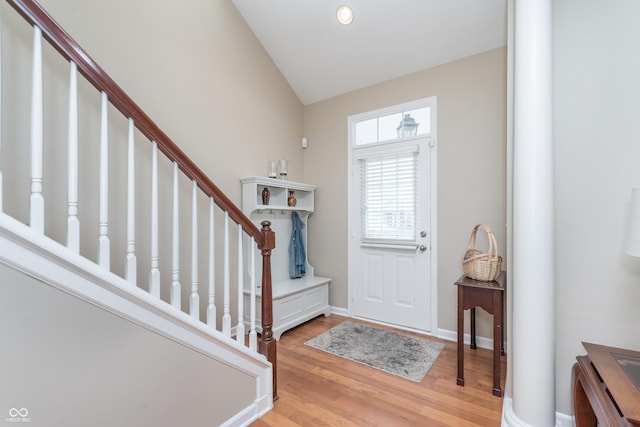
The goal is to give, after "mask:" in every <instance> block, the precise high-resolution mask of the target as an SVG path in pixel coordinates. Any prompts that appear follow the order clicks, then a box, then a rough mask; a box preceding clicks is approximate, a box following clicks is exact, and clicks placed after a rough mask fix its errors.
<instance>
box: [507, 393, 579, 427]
mask: <svg viewBox="0 0 640 427" xmlns="http://www.w3.org/2000/svg"><path fill="white" fill-rule="evenodd" d="M501 425H502V427H533V426H531V425H530V424H527V423H526V422H524V421H522V420H521V419H520V418H518V416H517V415H516V414H515V413H514V412H513V400H512V399H511V398H510V397H508V396H505V398H504V403H503V404H502V423H501ZM575 425H576V422H575V418H574V417H572V416H571V415H567V414H563V413H561V412H556V424H555V427H575Z"/></svg>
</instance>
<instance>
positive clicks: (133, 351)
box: [0, 213, 273, 426]
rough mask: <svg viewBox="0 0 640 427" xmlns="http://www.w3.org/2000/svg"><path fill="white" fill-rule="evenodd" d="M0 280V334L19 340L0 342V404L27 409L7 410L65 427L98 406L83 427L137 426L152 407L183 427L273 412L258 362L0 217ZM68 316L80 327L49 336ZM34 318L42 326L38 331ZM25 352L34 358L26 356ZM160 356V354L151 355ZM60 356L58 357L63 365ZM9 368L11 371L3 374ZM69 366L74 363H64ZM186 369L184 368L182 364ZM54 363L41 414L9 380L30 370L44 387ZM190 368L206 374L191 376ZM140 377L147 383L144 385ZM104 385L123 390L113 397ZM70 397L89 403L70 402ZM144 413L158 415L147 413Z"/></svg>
mask: <svg viewBox="0 0 640 427" xmlns="http://www.w3.org/2000/svg"><path fill="white" fill-rule="evenodd" d="M0 273H1V274H2V277H3V280H2V283H1V284H0V300H1V301H0V313H2V321H1V322H0V323H1V324H0V332H2V334H3V336H5V335H4V334H9V335H10V336H11V337H12V339H13V340H14V341H16V340H17V342H13V344H11V345H9V344H8V343H5V346H6V348H5V350H9V347H11V351H10V352H9V351H3V352H2V353H3V354H2V356H0V369H2V370H3V378H7V377H8V376H9V377H10V376H12V375H13V376H16V381H14V382H12V383H11V386H10V387H5V386H3V387H2V388H3V390H4V391H0V403H1V402H2V401H3V400H4V399H5V398H7V397H8V396H6V395H4V393H9V392H11V393H13V397H14V398H16V397H19V396H20V395H21V394H20V393H21V390H22V392H23V394H22V396H23V397H24V399H25V401H20V402H16V401H15V400H12V402H13V403H11V405H21V406H19V407H20V408H22V407H24V408H27V409H29V411H30V416H31V418H32V419H33V421H34V422H36V421H37V422H42V423H45V424H48V423H49V422H53V421H54V418H55V417H61V418H59V421H60V423H62V424H68V425H72V424H74V422H73V421H74V417H76V418H75V420H76V421H78V422H80V420H84V421H88V419H86V418H82V417H83V416H86V414H87V413H88V412H90V411H88V410H85V409H84V406H82V405H85V404H89V402H91V403H90V405H101V406H100V407H99V408H97V409H96V408H94V407H93V406H91V407H92V408H93V409H92V410H93V411H96V410H97V411H99V412H98V413H100V414H101V416H102V417H104V418H103V419H92V420H90V421H91V423H90V424H91V425H115V424H119V425H143V424H145V422H144V421H145V420H146V421H150V420H151V419H152V418H145V416H147V417H157V416H158V413H163V411H162V410H160V411H159V412H158V410H157V408H159V407H160V408H165V409H166V408H174V407H175V408H180V407H182V408H184V409H188V410H184V411H180V410H177V411H174V412H175V414H173V415H171V416H179V417H180V418H179V420H180V422H179V424H181V425H201V424H199V422H197V420H196V419H195V418H194V419H193V420H192V421H193V422H189V417H191V416H193V417H196V416H205V417H206V419H207V422H206V424H207V425H229V426H232V425H233V426H235V425H238V426H240V425H248V424H249V423H250V422H252V421H253V420H255V419H257V418H258V417H259V416H261V415H262V414H264V413H265V412H267V411H268V410H269V409H271V407H272V405H273V396H272V380H271V373H272V366H271V364H270V363H269V362H268V361H267V360H266V358H264V356H262V355H260V354H256V353H254V352H252V351H251V350H250V349H248V348H246V347H244V346H243V345H242V344H241V343H238V342H236V341H235V340H233V339H231V338H229V337H227V336H224V335H223V334H222V333H220V332H218V331H215V330H212V329H210V328H208V327H207V326H206V325H205V324H203V323H201V322H199V321H197V320H194V319H193V318H191V317H190V316H189V315H188V314H186V313H184V312H181V311H179V310H176V309H175V308H174V307H172V306H171V305H170V304H168V303H166V302H163V301H161V300H159V299H157V298H155V297H153V296H152V295H150V294H148V293H147V292H145V291H144V290H142V289H139V288H138V287H136V286H133V285H132V284H131V283H129V282H128V281H126V280H125V279H123V278H120V277H118V276H116V275H115V274H113V273H110V272H108V271H106V270H104V269H103V268H100V267H99V266H98V265H96V264H94V263H93V262H91V261H89V260H87V259H85V258H83V257H82V256H80V255H78V254H76V253H74V252H73V251H70V250H69V249H68V248H65V247H64V246H62V245H60V244H59V243H57V242H55V241H53V240H51V239H49V238H48V237H46V236H44V235H42V234H41V233H38V232H36V231H35V230H33V229H31V228H30V227H28V226H26V225H24V224H22V223H20V222H18V221H16V220H14V219H13V218H11V217H9V216H7V215H5V214H3V213H0ZM34 279H35V280H34ZM36 290H37V292H36ZM60 291H63V292H60ZM23 296H29V297H30V298H31V299H35V301H30V300H25V298H23ZM10 303H11V305H9V304H10ZM87 303H88V304H87ZM74 307H75V309H76V310H79V311H80V312H81V313H82V315H83V317H80V321H78V319H77V318H76V319H75V320H74V321H73V322H69V323H67V327H59V328H58V329H55V325H53V324H55V323H60V322H62V324H64V319H67V320H68V319H69V317H73V316H68V315H66V314H65V312H64V310H69V312H72V311H71V310H72V309H74ZM9 316H11V317H9ZM42 316H44V317H42ZM84 316H87V317H84ZM38 318H43V319H48V321H47V322H40V323H39V322H38V321H37V319H38ZM52 319H53V320H52ZM96 319H103V320H104V321H105V322H109V325H111V326H109V328H108V329H107V330H106V331H105V328H102V327H100V325H101V324H102V323H101V322H102V320H96ZM105 319H106V320H105ZM52 328H53V329H52ZM123 328H124V329H123ZM48 330H56V331H65V332H64V333H62V334H61V336H60V340H58V341H56V339H54V337H53V336H52V335H51V332H49V335H47V331H48ZM124 330H126V331H129V332H126V333H123V332H122V331H124ZM127 337H129V338H130V337H136V339H135V340H127V339H126V338H127ZM149 343H156V344H157V345H156V344H149ZM51 345H53V346H54V349H55V351H53V352H52V351H51V348H49V347H50V346H51ZM29 348H31V349H34V350H35V351H31V352H29V351H27V350H28V349H29ZM97 348H98V349H99V351H98V349H97ZM158 348H162V349H166V350H162V351H154V349H158ZM47 352H49V353H47ZM59 352H63V353H62V354H63V356H62V357H61V356H60V354H59ZM176 354H182V355H186V356H184V357H176V356H175V355H176ZM81 355H85V356H86V358H81ZM87 358H88V359H89V360H86V359H87ZM10 359H13V361H14V362H16V363H18V364H19V366H18V367H15V366H14V367H13V368H10V367H9V365H8V364H7V363H8V362H11V360H10ZM69 360H76V361H79V362H78V363H75V364H70V363H69ZM185 360H189V362H188V363H186V364H185ZM29 361H31V362H32V363H31V365H29V363H28V362H29ZM60 363H62V364H63V365H64V364H65V363H67V368H68V369H70V370H69V371H68V372H66V373H67V374H68V377H66V378H65V380H64V381H61V382H60V383H59V384H58V383H56V384H55V386H57V387H56V388H55V389H53V390H51V389H49V390H47V393H48V400H49V404H48V406H47V407H40V408H37V406H38V405H40V404H41V402H39V401H37V395H39V393H40V391H35V390H36V389H38V386H39V385H38V384H34V383H29V382H25V381H22V380H18V379H17V378H18V377H19V376H20V375H25V374H26V375H29V370H30V369H33V370H34V372H36V371H38V372H44V373H45V374H43V376H44V377H47V378H48V379H49V380H51V378H56V375H58V376H59V375H61V373H60V371H61V369H62V368H64V366H60ZM69 366H71V367H69ZM87 366H89V367H91V369H90V371H89V372H90V373H91V377H90V378H89V379H87V378H86V377H85V378H78V373H79V372H83V371H82V369H85V370H86V369H87ZM114 366H118V367H119V369H114ZM198 366H204V367H205V369H204V370H202V371H200V372H199V373H194V372H193V371H194V370H195V369H196V367H198ZM120 368H121V369H120ZM20 369H22V371H20ZM78 369H79V371H78ZM147 372H150V373H151V375H147V376H145V375H146V374H145V373H147ZM5 374H7V375H5ZM105 375H110V377H108V378H105V377H104V376H105ZM43 376H34V377H33V378H32V380H33V381H35V382H40V381H42V382H45V383H46V381H47V380H48V379H47V378H43ZM94 376H95V378H94ZM110 381H111V382H113V383H114V384H116V387H124V388H126V389H125V390H114V389H113V387H112V386H110V385H109V383H110ZM74 384H75V385H78V384H80V385H84V386H86V385H87V384H89V385H90V389H84V390H82V389H80V390H78V388H79V386H78V387H76V388H74ZM5 385H6V383H5ZM44 385H46V386H48V385H51V384H44ZM210 390H215V392H213V393H211V392H210ZM145 392H148V394H144V393H145ZM24 393H27V394H24ZM29 393H30V394H29ZM212 394H219V395H221V396H223V397H222V399H223V400H224V396H225V395H233V396H242V397H239V398H237V399H236V400H235V401H234V402H233V403H232V404H226V403H225V402H221V404H219V403H218V402H217V400H216V397H215V396H213V395H212ZM28 396H32V397H31V398H30V397H28ZM72 396H76V397H77V398H82V396H84V398H85V399H87V400H86V401H81V402H74V401H72V399H70V397H72ZM123 396H126V399H124V398H123ZM29 399H32V400H31V401H29ZM52 402H53V403H52ZM30 405H31V406H30ZM55 405H63V406H64V405H67V407H66V408H65V407H58V408H54V406H55ZM88 407H89V406H87V408H88ZM145 408H146V409H145ZM151 408H156V411H155V413H154V414H152V413H151V412H152V411H151ZM36 409H37V410H36ZM147 409H148V410H147ZM47 410H49V411H51V412H49V413H47ZM165 412H166V411H165ZM74 413H75V414H74ZM95 413H96V412H94V414H95ZM178 413H179V415H177V414H178ZM203 414H204V415H203ZM48 416H50V417H51V418H49V419H47V417H48ZM165 416H166V415H165ZM36 417H37V419H36ZM136 417H138V418H136ZM154 419H155V418H154ZM166 421H167V419H165V420H164V422H166ZM194 422H195V424H194ZM114 423H115V424H114ZM54 424H55V423H54ZM147 425H151V424H148V423H147ZM175 425H178V424H175Z"/></svg>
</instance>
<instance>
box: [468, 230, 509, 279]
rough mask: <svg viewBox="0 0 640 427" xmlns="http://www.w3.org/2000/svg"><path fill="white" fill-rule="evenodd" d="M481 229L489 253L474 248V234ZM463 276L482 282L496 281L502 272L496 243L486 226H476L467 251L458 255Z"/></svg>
mask: <svg viewBox="0 0 640 427" xmlns="http://www.w3.org/2000/svg"><path fill="white" fill-rule="evenodd" d="M480 227H482V228H483V229H484V231H486V233H487V239H488V240H489V251H488V252H483V251H481V250H479V249H477V248H476V233H477V232H478V228H480ZM460 262H462V269H463V270H464V274H465V275H466V276H468V277H470V278H472V279H475V280H481V281H483V282H486V281H492V280H496V278H497V277H498V276H499V275H500V271H501V270H502V257H501V256H500V255H498V243H497V242H496V238H495V236H494V235H493V230H492V229H491V227H489V225H487V224H477V225H476V226H475V227H473V230H472V231H471V236H469V243H467V249H465V250H464V251H463V252H462V255H460Z"/></svg>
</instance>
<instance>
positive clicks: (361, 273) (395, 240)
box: [349, 106, 435, 332]
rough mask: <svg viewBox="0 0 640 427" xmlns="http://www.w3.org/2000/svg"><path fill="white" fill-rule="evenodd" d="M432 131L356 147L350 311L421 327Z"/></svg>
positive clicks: (429, 260) (427, 288)
mask: <svg viewBox="0 0 640 427" xmlns="http://www.w3.org/2000/svg"><path fill="white" fill-rule="evenodd" d="M431 108H435V106H431ZM433 113H435V112H433ZM432 123H433V121H432ZM432 131H433V130H432V129H431V132H428V133H423V134H419V135H416V136H411V137H404V138H399V139H396V140H392V141H389V142H384V141H383V142H377V143H375V144H364V145H360V146H357V145H356V146H354V147H353V150H352V163H351V164H352V175H351V176H352V184H351V194H352V205H351V210H350V212H351V221H350V227H351V230H350V242H349V248H350V249H349V256H350V259H349V270H350V271H349V279H350V284H349V288H350V297H351V301H350V311H351V313H352V314H353V315H354V316H356V317H361V318H366V319H370V320H373V321H378V322H383V323H389V324H394V325H398V326H401V327H406V328H410V329H417V330H421V331H425V332H431V331H432V328H433V327H434V325H432V315H433V314H434V313H433V308H432V307H433V306H434V304H433V303H434V302H435V301H432V299H433V294H434V289H432V286H435V281H434V283H432V279H433V274H432V273H433V270H432V268H433V267H434V266H433V262H434V261H433V260H434V259H435V257H434V256H433V248H432V247H433V244H434V243H435V241H434V240H433V239H432V238H433V236H434V230H432V227H433V228H435V227H434V223H435V222H434V221H433V219H434V218H433V216H432V212H433V210H434V208H435V207H434V206H432V204H433V198H432V191H433V190H432V184H433V183H432V180H433V179H434V178H433V176H432V170H431V169H432V160H434V159H432V156H433V155H434V148H433V145H434V141H435V139H434V138H435V136H434V135H433V132H432Z"/></svg>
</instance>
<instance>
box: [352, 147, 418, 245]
mask: <svg viewBox="0 0 640 427" xmlns="http://www.w3.org/2000/svg"><path fill="white" fill-rule="evenodd" d="M359 161H360V162H361V164H360V186H361V188H360V197H361V200H360V202H361V203H360V206H361V225H362V241H363V242H365V243H398V244H402V243H404V244H406V243H409V242H415V240H416V227H417V225H416V218H417V212H416V211H417V197H416V193H417V152H415V151H411V152H407V151H404V152H398V153H395V154H392V153H389V154H385V155H377V156H370V157H361V158H360V159H359Z"/></svg>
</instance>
